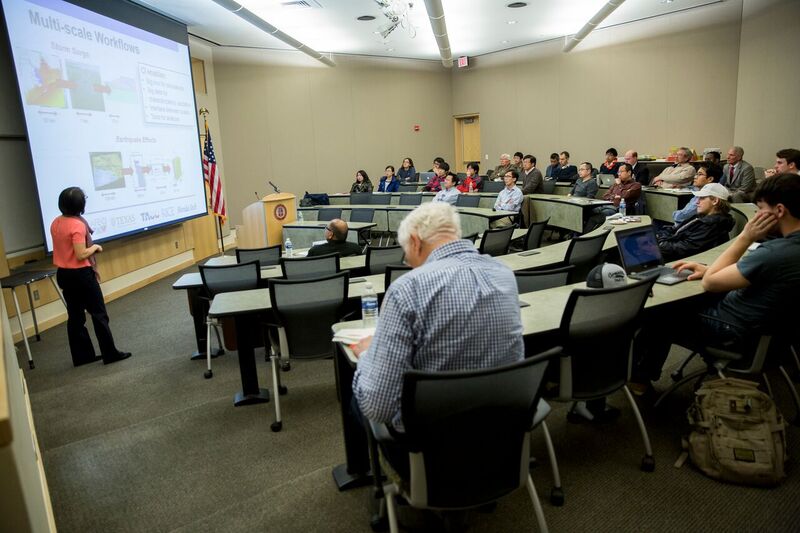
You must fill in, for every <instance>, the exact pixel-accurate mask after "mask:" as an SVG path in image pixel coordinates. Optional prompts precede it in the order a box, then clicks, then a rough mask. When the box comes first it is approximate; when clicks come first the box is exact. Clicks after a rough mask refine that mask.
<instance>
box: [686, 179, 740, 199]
mask: <svg viewBox="0 0 800 533" xmlns="http://www.w3.org/2000/svg"><path fill="white" fill-rule="evenodd" d="M692 194H694V195H695V196H697V197H698V198H705V197H706V196H714V197H715V198H719V199H720V200H727V199H728V197H729V196H730V195H731V193H730V192H729V191H728V189H727V188H725V186H724V185H722V184H720V183H707V184H706V185H703V188H702V189H700V190H699V191H692Z"/></svg>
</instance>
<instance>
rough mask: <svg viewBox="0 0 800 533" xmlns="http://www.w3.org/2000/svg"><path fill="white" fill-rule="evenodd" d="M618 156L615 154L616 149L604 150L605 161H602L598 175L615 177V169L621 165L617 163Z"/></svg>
mask: <svg viewBox="0 0 800 533" xmlns="http://www.w3.org/2000/svg"><path fill="white" fill-rule="evenodd" d="M618 155H619V154H617V149H616V148H609V149H608V150H606V160H605V161H603V164H602V165H600V169H599V172H600V174H613V175H614V176H616V175H617V169H618V168H619V166H620V165H621V164H622V163H619V162H618V161H617V156H618ZM634 175H635V174H634Z"/></svg>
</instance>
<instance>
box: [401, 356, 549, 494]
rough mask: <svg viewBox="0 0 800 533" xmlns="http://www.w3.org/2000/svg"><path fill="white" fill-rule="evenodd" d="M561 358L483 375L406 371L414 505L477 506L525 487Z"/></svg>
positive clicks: (406, 418)
mask: <svg viewBox="0 0 800 533" xmlns="http://www.w3.org/2000/svg"><path fill="white" fill-rule="evenodd" d="M558 353H559V349H558V348H555V349H553V350H550V351H548V352H545V353H543V354H541V355H538V356H534V357H531V358H529V359H525V360H523V361H520V362H518V363H513V364H510V365H505V366H501V367H495V368H488V369H484V370H469V371H455V372H420V371H417V370H412V371H409V372H406V373H405V375H404V376H403V393H402V397H401V409H402V417H403V426H404V427H405V440H404V442H405V443H406V444H407V446H408V449H409V451H410V452H411V453H410V454H409V460H410V463H411V479H410V480H409V481H410V488H411V490H410V496H411V500H412V502H413V503H414V504H415V505H419V504H421V505H424V506H428V507H438V508H445V509H446V508H463V507H472V506H477V505H481V504H484V503H489V502H492V501H495V500H497V499H498V498H500V497H502V496H503V495H505V494H508V493H510V492H512V491H513V490H515V489H517V488H519V487H521V486H522V485H524V484H525V482H526V480H527V477H528V468H529V461H530V457H529V431H530V428H531V425H532V421H533V417H534V415H535V413H536V408H537V405H538V403H539V388H540V384H541V381H542V378H543V377H544V373H545V370H546V369H547V365H548V363H549V362H550V360H551V359H552V358H553V357H556V356H557V355H558ZM417 473H420V474H421V475H420V476H417ZM419 477H421V478H422V479H419ZM418 489H422V490H418ZM423 491H424V494H426V496H425V497H423V496H420V493H422V492H423ZM415 500H416V501H415Z"/></svg>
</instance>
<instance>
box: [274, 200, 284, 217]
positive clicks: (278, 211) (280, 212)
mask: <svg viewBox="0 0 800 533" xmlns="http://www.w3.org/2000/svg"><path fill="white" fill-rule="evenodd" d="M274 214H275V218H277V219H278V220H283V219H284V218H286V206H285V205H283V204H278V205H276V206H275V212H274Z"/></svg>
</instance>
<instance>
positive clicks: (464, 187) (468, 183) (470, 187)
mask: <svg viewBox="0 0 800 533" xmlns="http://www.w3.org/2000/svg"><path fill="white" fill-rule="evenodd" d="M480 169H481V167H480V165H479V164H478V163H467V177H466V178H464V181H463V182H461V184H460V185H459V186H458V187H457V189H458V190H459V191H461V192H462V193H463V192H479V191H480V190H481V189H483V178H481V177H480V176H478V172H480Z"/></svg>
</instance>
